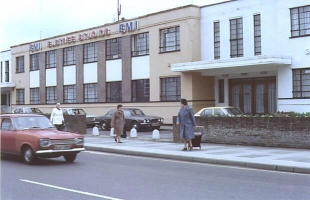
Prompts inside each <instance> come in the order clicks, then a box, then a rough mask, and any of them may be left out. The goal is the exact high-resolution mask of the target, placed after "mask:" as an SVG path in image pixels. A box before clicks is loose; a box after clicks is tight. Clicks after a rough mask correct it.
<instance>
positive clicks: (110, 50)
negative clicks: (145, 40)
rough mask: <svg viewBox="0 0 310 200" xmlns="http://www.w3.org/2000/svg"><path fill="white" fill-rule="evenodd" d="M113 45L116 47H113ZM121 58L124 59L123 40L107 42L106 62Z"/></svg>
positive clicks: (115, 39)
mask: <svg viewBox="0 0 310 200" xmlns="http://www.w3.org/2000/svg"><path fill="white" fill-rule="evenodd" d="M116 43H117V44H116ZM112 44H115V45H113V46H112ZM114 51H115V52H114ZM121 58H122V38H121V37H118V38H113V39H109V40H106V60H115V59H121Z"/></svg>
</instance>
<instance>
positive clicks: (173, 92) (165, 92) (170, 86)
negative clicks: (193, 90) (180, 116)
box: [160, 77, 181, 101]
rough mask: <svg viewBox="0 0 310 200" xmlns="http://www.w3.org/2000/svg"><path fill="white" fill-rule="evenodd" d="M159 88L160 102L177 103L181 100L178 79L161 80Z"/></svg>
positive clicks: (179, 81) (179, 79)
mask: <svg viewBox="0 0 310 200" xmlns="http://www.w3.org/2000/svg"><path fill="white" fill-rule="evenodd" d="M160 87H161V91H160V94H161V95H160V100H161V101H179V100H180V99H181V78H180V77H168V78H161V79H160Z"/></svg>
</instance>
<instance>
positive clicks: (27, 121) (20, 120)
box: [15, 116, 55, 130]
mask: <svg viewBox="0 0 310 200" xmlns="http://www.w3.org/2000/svg"><path fill="white" fill-rule="evenodd" d="M15 125H16V129H18V130H24V129H32V128H41V129H44V128H54V127H55V126H54V125H53V124H52V122H51V121H50V120H49V119H48V118H47V117H45V116H20V117H15Z"/></svg>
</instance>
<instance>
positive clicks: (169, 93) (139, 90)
mask: <svg viewBox="0 0 310 200" xmlns="http://www.w3.org/2000/svg"><path fill="white" fill-rule="evenodd" d="M160 82H161V95H160V99H161V101H179V100H180V99H181V82H180V77H168V78H161V81H160ZM16 95H17V96H16V104H25V89H16ZM63 97H64V103H76V85H65V86H63ZM106 101H107V102H122V82H121V81H116V82H107V83H106ZM132 101H133V102H148V101H150V80H149V79H142V80H133V81H132ZM57 102H58V101H57V86H53V87H46V103H47V104H54V103H57ZM87 102H98V86H97V83H91V84H84V103H87ZM30 104H40V88H30Z"/></svg>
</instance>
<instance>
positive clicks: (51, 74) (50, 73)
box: [45, 68, 57, 87]
mask: <svg viewBox="0 0 310 200" xmlns="http://www.w3.org/2000/svg"><path fill="white" fill-rule="evenodd" d="M45 81H46V87H51V86H56V85H57V74H56V68H51V69H46V77H45Z"/></svg>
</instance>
